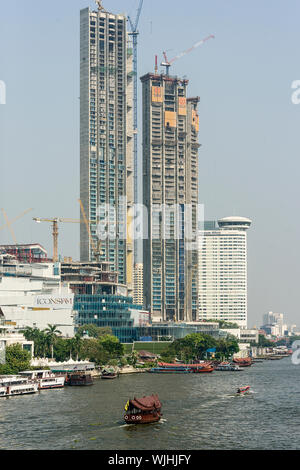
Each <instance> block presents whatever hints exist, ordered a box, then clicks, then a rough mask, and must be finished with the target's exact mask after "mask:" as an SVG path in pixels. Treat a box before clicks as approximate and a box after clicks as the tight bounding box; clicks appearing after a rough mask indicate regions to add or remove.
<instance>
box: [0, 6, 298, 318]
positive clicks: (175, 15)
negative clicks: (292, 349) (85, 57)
mask: <svg viewBox="0 0 300 470" xmlns="http://www.w3.org/2000/svg"><path fill="white" fill-rule="evenodd" d="M103 4H104V7H105V8H106V9H107V10H110V11H112V12H114V13H117V12H120V13H128V14H133V15H135V14H136V8H137V6H138V0H122V1H121V0H104V2H103ZM86 6H92V7H94V2H93V1H91V0H52V1H51V2H46V1H41V0H26V1H24V0H14V1H13V2H7V1H4V0H0V21H1V26H0V80H2V81H4V82H5V83H6V86H7V97H6V105H0V155H1V160H0V170H1V186H0V202H1V204H0V206H1V207H4V208H5V210H6V212H7V214H8V216H9V218H10V219H12V218H14V217H15V216H17V215H18V214H20V213H22V212H23V211H25V210H26V209H28V208H33V209H34V210H33V211H32V212H31V213H30V214H28V215H26V216H25V217H24V218H23V219H20V220H19V221H18V222H16V223H15V224H14V226H13V228H14V231H15V235H16V238H17V240H18V242H19V243H29V242H39V243H41V244H42V245H44V246H45V248H46V249H48V251H49V253H50V254H51V253H52V235H51V227H50V225H48V224H36V223H34V222H33V221H32V217H33V216H39V217H55V216H61V217H74V218H78V216H79V204H78V202H77V199H78V197H79V99H78V98H79V11H80V9H81V8H84V7H86ZM299 17H300V2H299V0H289V1H288V2H287V1H284V0H272V1H271V0H268V1H267V0H264V1H262V0H252V1H245V0H187V1H185V2H182V1H179V0H164V1H160V0H144V8H143V12H142V16H141V21H140V28H139V29H140V33H141V34H140V38H139V46H140V47H139V59H140V60H139V75H140V76H141V75H143V74H144V73H147V72H148V71H152V70H154V56H155V54H158V55H159V58H160V59H161V58H162V51H164V50H166V51H167V54H168V56H169V58H172V57H173V56H176V55H177V54H178V53H180V52H181V51H183V50H185V49H188V48H189V47H191V46H192V45H193V44H194V43H196V42H198V41H199V40H200V39H202V38H204V37H206V36H207V35H209V34H214V35H215V39H214V40H210V41H208V42H207V43H206V44H205V45H203V46H201V47H200V48H198V49H196V50H195V51H193V52H192V53H191V54H189V55H188V56H185V57H184V58H181V59H180V60H178V61H177V62H176V63H174V65H173V67H172V71H171V73H173V74H178V75H180V76H184V75H186V76H187V77H188V78H189V80H190V85H189V94H190V96H195V95H196V96H198V95H199V96H200V97H201V102H200V108H199V110H200V142H201V144H202V147H201V149H200V195H201V198H200V202H202V203H204V204H205V214H206V218H207V219H216V218H220V217H225V216H230V215H241V216H246V217H250V218H251V219H252V220H253V225H252V228H251V229H250V230H249V231H248V248H249V251H248V254H249V258H248V264H249V326H253V325H257V326H259V325H260V324H261V320H262V315H263V314H264V313H266V312H267V311H273V312H283V313H285V314H286V316H287V320H288V321H289V322H290V323H297V324H298V325H299V326H300V321H299V278H300V276H299V266H300V256H299V252H300V249H299V238H300V221H299V216H298V214H299V196H300V189H299V176H300V162H299V150H300V142H299V121H300V104H299V105H296V104H293V103H292V101H291V95H292V91H293V90H292V89H291V85H292V82H293V81H294V80H300V69H299V51H298V45H299V43H300V28H299ZM140 115H141V112H140ZM139 148H140V150H141V145H139ZM140 158H141V154H140ZM3 224H4V219H3V215H2V213H1V214H0V225H3ZM0 243H12V238H11V235H10V233H9V231H8V230H7V229H5V230H1V231H0ZM59 251H60V253H61V254H63V255H65V256H67V255H69V256H73V257H74V258H77V259H78V257H79V227H78V226H77V225H76V224H63V225H61V226H60V238H59Z"/></svg>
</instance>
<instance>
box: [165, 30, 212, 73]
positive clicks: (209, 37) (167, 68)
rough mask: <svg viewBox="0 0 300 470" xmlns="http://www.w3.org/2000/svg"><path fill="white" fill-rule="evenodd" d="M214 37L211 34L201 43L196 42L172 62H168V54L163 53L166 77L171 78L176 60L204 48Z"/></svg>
mask: <svg viewBox="0 0 300 470" xmlns="http://www.w3.org/2000/svg"><path fill="white" fill-rule="evenodd" d="M214 37H215V36H214V35H213V34H210V35H209V36H207V38H204V39H201V41H198V42H196V44H194V45H193V46H192V47H190V48H189V49H187V50H186V51H183V52H181V53H180V54H178V55H177V56H176V57H174V58H173V59H171V60H170V61H169V60H168V58H167V53H166V52H163V56H164V60H165V61H164V62H162V63H161V64H160V65H161V66H162V67H166V75H167V76H169V73H170V67H171V65H172V64H173V62H175V61H176V60H178V59H181V57H184V56H185V55H187V54H189V53H190V52H192V51H193V50H194V49H197V47H199V46H202V44H204V43H205V42H206V41H208V40H209V39H214Z"/></svg>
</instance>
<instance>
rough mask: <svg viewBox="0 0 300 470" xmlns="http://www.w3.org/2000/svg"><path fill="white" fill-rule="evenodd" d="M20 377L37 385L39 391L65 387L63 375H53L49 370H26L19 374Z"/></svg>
mask: <svg viewBox="0 0 300 470" xmlns="http://www.w3.org/2000/svg"><path fill="white" fill-rule="evenodd" d="M20 375H21V376H22V377H27V378H28V379H29V380H31V381H33V382H35V383H37V384H38V389H39V390H47V389H50V388H63V387H64V386H65V377H64V376H63V375H55V374H53V372H51V370H27V371H24V372H20Z"/></svg>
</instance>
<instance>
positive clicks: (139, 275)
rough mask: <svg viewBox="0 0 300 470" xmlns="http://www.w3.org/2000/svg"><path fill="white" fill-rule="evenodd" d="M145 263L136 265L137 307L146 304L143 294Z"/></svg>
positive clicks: (135, 302) (134, 298)
mask: <svg viewBox="0 0 300 470" xmlns="http://www.w3.org/2000/svg"><path fill="white" fill-rule="evenodd" d="M143 292H144V290H143V263H136V264H135V265H134V271H133V303H134V304H136V305H143V304H144V294H143Z"/></svg>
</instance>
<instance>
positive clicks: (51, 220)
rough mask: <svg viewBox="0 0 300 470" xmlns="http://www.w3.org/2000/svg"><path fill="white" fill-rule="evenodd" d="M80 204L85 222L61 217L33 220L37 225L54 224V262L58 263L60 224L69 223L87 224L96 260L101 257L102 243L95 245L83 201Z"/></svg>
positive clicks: (36, 218) (35, 218)
mask: <svg viewBox="0 0 300 470" xmlns="http://www.w3.org/2000/svg"><path fill="white" fill-rule="evenodd" d="M78 202H79V204H80V209H81V213H82V217H83V220H79V219H64V218H61V217H54V218H49V219H42V218H40V217H34V218H33V220H35V222H37V223H41V222H48V223H51V224H52V236H53V262H54V263H56V262H57V261H58V224H59V223H68V224H85V225H86V229H87V232H88V235H89V239H90V242H91V246H92V250H93V252H94V254H95V257H96V260H97V261H99V259H100V255H101V249H100V241H99V243H98V246H96V245H95V243H94V240H93V238H92V234H91V232H90V228H89V224H90V221H89V220H88V219H87V217H86V214H85V211H84V208H83V204H82V202H81V200H80V199H79V200H78Z"/></svg>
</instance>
